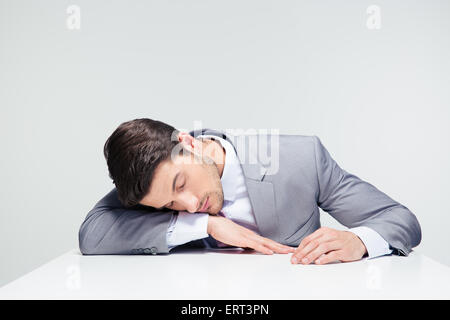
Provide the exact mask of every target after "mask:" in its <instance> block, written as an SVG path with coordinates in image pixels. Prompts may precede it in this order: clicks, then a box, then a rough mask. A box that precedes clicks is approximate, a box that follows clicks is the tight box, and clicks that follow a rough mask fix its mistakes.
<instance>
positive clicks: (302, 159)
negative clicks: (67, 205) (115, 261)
mask: <svg viewBox="0 0 450 320" xmlns="http://www.w3.org/2000/svg"><path fill="white" fill-rule="evenodd" d="M200 134H204V135H206V134H213V135H217V136H220V137H222V138H224V139H227V140H228V141H229V142H231V143H232V145H233V146H234V147H235V150H236V152H237V155H238V157H239V159H240V160H241V165H242V169H243V172H244V175H245V178H246V185H247V189H248V193H249V198H250V202H251V205H252V207H253V212H254V214H255V218H256V222H257V225H258V228H259V230H260V232H261V235H262V236H264V237H267V238H270V239H273V240H275V241H277V242H280V243H283V244H286V245H289V246H298V245H299V244H300V242H301V240H302V239H303V238H304V237H306V236H307V235H308V234H310V233H312V232H314V231H315V230H317V229H318V228H319V227H320V213H319V207H320V208H322V209H323V210H324V211H326V212H328V213H329V214H330V215H331V216H333V217H334V218H335V219H336V220H338V221H339V222H340V223H341V224H343V225H345V226H347V227H349V228H353V227H358V226H367V227H369V228H371V229H373V230H375V231H376V232H378V233H379V234H380V235H381V236H382V237H383V238H384V239H385V240H386V241H387V242H388V243H389V245H390V246H391V248H392V249H394V254H399V255H408V253H409V252H411V249H412V248H413V247H415V246H417V245H418V244H419V243H420V241H421V229H420V225H419V222H418V221H417V219H416V217H415V215H414V214H413V213H412V212H411V211H410V210H409V209H408V208H407V207H405V206H403V205H402V204H400V203H398V202H396V201H395V200H393V199H392V198H390V197H389V196H387V195H386V194H384V193H383V192H381V191H380V190H378V189H377V188H376V187H374V186H373V185H371V184H370V183H368V182H365V181H363V180H361V179H359V178H358V177H357V176H355V175H353V174H351V173H348V172H347V171H345V170H343V169H342V168H340V167H339V165H338V164H337V163H336V162H335V161H334V160H333V158H332V157H331V156H330V154H329V153H328V151H327V150H326V149H325V147H324V146H323V145H322V143H321V141H320V140H319V138H318V137H316V136H304V135H280V136H279V137H278V141H277V142H278V148H279V158H278V163H279V165H278V170H277V171H276V172H275V174H271V173H270V172H268V170H269V169H270V168H268V167H267V164H266V165H264V164H262V163H261V161H253V162H252V161H250V160H248V159H250V158H251V159H255V158H258V157H257V156H256V155H254V154H252V152H253V153H254V152H255V151H249V150H248V149H247V148H245V147H246V145H248V144H249V140H248V139H247V138H246V137H245V136H244V135H241V136H239V135H231V134H228V133H225V132H221V131H216V130H211V129H202V130H201V131H198V132H191V135H193V136H195V137H196V136H198V135H200ZM254 137H256V139H259V138H258V137H257V136H256V135H255V136H254ZM239 138H241V140H240V142H239V144H240V145H242V146H243V148H239V147H237V144H238V142H237V141H238V140H237V139H239ZM242 138H243V139H244V140H242ZM242 141H244V143H242ZM266 142H267V145H268V146H269V147H275V146H274V145H273V142H271V139H270V138H269V139H266ZM244 158H245V159H247V160H245V159H244ZM173 214H177V212H175V211H171V210H159V211H157V210H156V209H154V208H151V207H146V206H140V205H138V206H136V207H133V208H132V209H126V208H124V207H123V206H122V204H121V203H120V201H119V200H118V198H117V191H116V189H115V188H114V189H113V190H111V191H110V192H109V193H108V194H107V195H106V196H105V197H103V198H102V199H101V200H100V201H99V202H98V203H97V204H96V205H95V206H94V208H93V209H92V210H91V211H90V212H89V213H88V215H87V217H86V219H85V221H84V222H83V224H82V225H81V228H80V231H79V245H80V250H81V252H82V253H83V254H157V253H168V252H169V249H168V247H167V241H166V233H167V228H168V225H169V222H170V220H171V217H172V215H173ZM211 239H212V238H211V237H210V239H208V240H211ZM208 242H209V243H211V241H208ZM192 244H195V245H200V246H201V245H202V242H201V241H200V242H199V241H195V242H192Z"/></svg>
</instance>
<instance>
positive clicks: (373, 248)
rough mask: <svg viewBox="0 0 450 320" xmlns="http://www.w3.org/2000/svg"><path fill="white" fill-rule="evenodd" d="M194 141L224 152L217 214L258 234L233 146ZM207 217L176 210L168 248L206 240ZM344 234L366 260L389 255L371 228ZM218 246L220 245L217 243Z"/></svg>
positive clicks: (215, 137) (171, 225)
mask: <svg viewBox="0 0 450 320" xmlns="http://www.w3.org/2000/svg"><path fill="white" fill-rule="evenodd" d="M197 138H212V139H214V140H216V141H218V142H219V143H220V144H221V145H222V147H223V148H225V151H226V154H225V164H224V168H223V172H222V177H221V178H220V181H221V183H222V189H223V196H224V203H223V207H222V210H221V215H223V216H225V217H226V218H228V219H230V220H232V221H233V222H235V223H237V224H239V225H241V226H243V227H245V228H247V229H250V230H252V231H254V232H255V233H257V234H260V233H259V230H258V226H257V224H256V220H255V215H254V213H253V210H252V206H251V204H250V199H249V195H248V192H247V187H246V185H245V176H244V173H243V171H242V168H241V165H240V162H239V158H238V156H237V154H236V152H235V150H234V148H233V146H232V145H231V143H229V142H228V141H226V140H225V139H222V138H219V137H217V136H214V135H200V136H197ZM208 216H209V215H208V214H207V213H195V214H193V213H189V212H186V211H180V212H179V213H178V215H176V214H174V215H173V216H172V220H171V221H170V224H169V228H168V231H167V244H168V247H169V249H172V248H173V247H176V246H178V245H181V244H184V243H187V242H190V241H193V240H198V239H204V238H208V237H209V235H208V233H207V226H208ZM348 231H351V232H353V233H354V234H356V235H357V236H358V237H359V238H360V239H361V241H362V242H363V243H364V245H365V246H366V248H367V252H368V257H369V258H374V257H378V256H382V255H385V254H390V253H392V250H391V249H390V248H389V244H388V243H387V242H386V240H384V239H383V238H382V237H381V236H380V235H379V234H378V233H377V232H376V231H374V230H372V229H371V228H368V227H364V226H361V227H356V228H350V229H349V230H348ZM218 245H219V246H223V244H222V243H220V242H218Z"/></svg>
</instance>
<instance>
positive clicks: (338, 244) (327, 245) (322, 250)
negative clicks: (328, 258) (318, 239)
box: [302, 240, 342, 264]
mask: <svg viewBox="0 0 450 320" xmlns="http://www.w3.org/2000/svg"><path fill="white" fill-rule="evenodd" d="M341 248H342V241H339V240H335V241H327V242H322V243H321V244H319V245H318V246H317V248H316V249H314V250H312V251H311V252H310V253H308V254H307V255H306V256H305V257H304V258H303V259H306V260H305V261H304V262H303V260H302V262H303V263H306V264H309V263H311V262H314V261H316V259H318V258H319V257H320V256H321V255H322V254H326V253H328V252H330V251H335V250H337V249H341Z"/></svg>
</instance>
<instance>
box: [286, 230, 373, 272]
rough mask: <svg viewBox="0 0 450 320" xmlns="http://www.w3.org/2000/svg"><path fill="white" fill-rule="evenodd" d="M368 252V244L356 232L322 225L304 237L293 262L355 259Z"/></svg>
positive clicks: (318, 262) (323, 262)
mask: <svg viewBox="0 0 450 320" xmlns="http://www.w3.org/2000/svg"><path fill="white" fill-rule="evenodd" d="M366 253H367V249H366V246H365V245H364V243H363V242H362V241H361V239H360V238H358V237H357V236H356V235H355V234H354V233H352V232H349V231H339V230H335V229H331V228H327V227H322V228H320V229H318V230H316V231H315V232H313V233H311V234H310V235H309V236H307V237H306V238H304V239H303V241H302V242H301V243H300V245H299V246H298V248H297V249H296V250H295V252H294V254H293V255H292V257H291V263H293V264H296V263H299V262H301V263H303V264H309V263H311V262H315V263H316V264H325V263H330V262H333V261H343V262H347V261H355V260H359V259H361V258H362V257H363V256H364V254H366Z"/></svg>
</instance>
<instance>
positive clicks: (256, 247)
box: [248, 241, 273, 254]
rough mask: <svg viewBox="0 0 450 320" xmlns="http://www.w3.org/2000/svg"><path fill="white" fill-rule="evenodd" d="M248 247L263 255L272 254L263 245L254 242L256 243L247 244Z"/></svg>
mask: <svg viewBox="0 0 450 320" xmlns="http://www.w3.org/2000/svg"><path fill="white" fill-rule="evenodd" d="M248 246H249V247H250V248H253V249H254V250H256V251H258V252H261V253H264V254H273V251H272V250H270V249H269V248H267V247H265V246H264V245H262V244H260V243H258V242H256V241H251V242H249V243H248Z"/></svg>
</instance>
